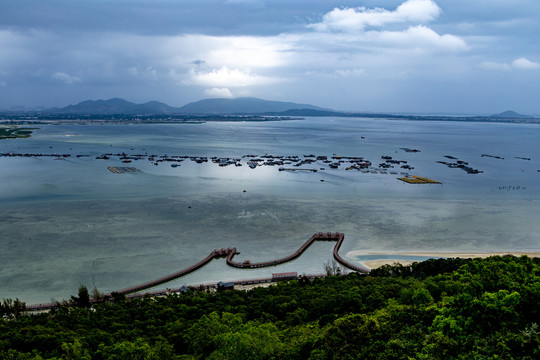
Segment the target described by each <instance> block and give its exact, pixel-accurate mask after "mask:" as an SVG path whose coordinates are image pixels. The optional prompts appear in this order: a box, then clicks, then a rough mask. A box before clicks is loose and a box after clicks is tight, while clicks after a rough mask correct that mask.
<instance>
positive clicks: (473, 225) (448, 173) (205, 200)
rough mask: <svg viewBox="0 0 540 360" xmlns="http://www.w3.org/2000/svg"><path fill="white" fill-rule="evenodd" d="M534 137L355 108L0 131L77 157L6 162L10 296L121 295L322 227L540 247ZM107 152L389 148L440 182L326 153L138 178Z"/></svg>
mask: <svg viewBox="0 0 540 360" xmlns="http://www.w3.org/2000/svg"><path fill="white" fill-rule="evenodd" d="M539 135H540V127H539V126H538V125H526V124H495V123H461V122H426V121H390V120H380V119H348V118H347V119H344V118H320V119H319V118H308V119H306V120H294V121H280V122H257V123H242V122H219V123H205V124H152V125H48V126H41V127H40V129H39V130H36V131H35V132H34V134H33V136H32V138H30V139H10V140H2V141H1V142H0V152H2V153H3V152H28V153H38V152H41V153H52V152H57V153H64V152H66V153H71V154H73V155H72V156H71V157H69V158H67V159H65V160H54V158H5V157H3V158H0V181H1V183H2V187H0V199H1V203H0V234H1V235H0V264H2V265H1V267H0V297H12V298H15V297H18V298H19V299H21V300H23V301H26V302H29V303H33V302H43V301H49V300H50V299H51V298H55V299H63V298H68V297H69V295H70V294H73V293H75V292H76V291H77V288H78V287H79V285H80V284H84V285H86V286H88V287H89V288H92V287H94V286H96V287H97V288H98V289H99V290H100V291H103V292H109V291H114V290H119V289H122V288H125V287H128V286H131V285H136V284H139V283H141V282H144V281H148V280H152V279H154V278H157V277H161V276H163V275H166V274H169V273H172V272H176V271H178V270H179V269H181V268H184V267H187V266H189V265H191V264H193V263H195V262H197V261H199V260H200V259H202V258H204V257H205V256H207V255H208V254H209V253H210V252H211V251H212V250H213V249H214V248H221V247H232V246H235V247H237V248H238V250H239V251H241V255H239V256H238V257H237V259H238V260H239V261H240V260H244V259H251V260H253V261H257V260H267V259H271V258H276V257H282V256H285V255H288V254H290V253H292V252H294V251H295V250H296V249H297V248H298V247H299V246H300V245H301V244H303V243H304V242H305V241H306V240H307V239H309V237H310V236H311V235H313V233H315V232H318V231H340V232H343V233H345V242H344V243H343V246H342V249H341V254H343V255H346V254H347V253H349V252H351V251H354V250H365V251H366V253H367V252H372V251H377V252H385V251H391V252H397V251H417V250H421V251H447V252H459V251H476V252H481V251H511V250H513V251H527V250H529V251H532V250H535V251H538V249H539V248H540V245H539V243H540V242H539V239H538V235H537V234H539V233H540V222H538V221H537V219H538V216H537V212H538V209H539V208H540V207H539V205H540V186H539V185H538V184H539V179H540V173H539V172H537V170H538V169H540V162H539V161H540V147H539V146H538V145H537V139H538V138H540V136H539ZM362 137H364V138H362ZM405 147H408V148H416V149H419V150H420V152H418V153H407V152H405V151H403V150H401V148H405ZM107 152H112V153H117V152H126V153H129V154H137V153H146V152H147V153H149V154H158V155H163V154H168V155H193V156H218V157H241V156H242V155H247V154H256V155H264V154H265V153H270V154H274V155H298V156H302V155H304V154H315V155H327V156H332V155H333V154H338V155H343V156H363V157H365V158H366V159H367V160H371V161H372V162H373V164H374V166H377V165H378V164H379V163H380V162H383V160H381V159H380V157H381V155H390V156H393V157H394V158H395V159H398V160H407V161H408V162H409V164H410V165H411V166H414V167H415V169H414V170H412V171H410V173H411V174H415V175H419V176H427V177H430V178H433V179H435V180H439V181H441V182H442V183H443V184H442V185H435V184H433V185H410V184H406V183H403V182H401V181H399V180H396V177H397V175H391V174H380V173H375V174H372V173H368V174H366V173H362V172H359V171H356V170H351V171H346V170H345V166H341V167H340V169H338V170H332V169H329V168H328V166H326V164H323V163H320V162H319V163H317V164H316V166H315V165H305V166H303V167H305V168H307V167H309V168H320V167H325V168H326V170H324V171H321V170H319V171H318V172H317V173H311V172H286V171H284V172H280V171H278V166H274V167H270V166H264V167H261V166H259V167H257V168H256V169H250V168H249V167H247V166H246V164H245V160H246V159H244V160H243V163H244V166H242V167H235V166H228V167H219V166H218V165H216V164H213V163H210V162H209V163H205V164H195V163H193V162H191V161H189V160H185V161H183V162H182V163H181V166H179V167H177V168H172V167H170V166H169V165H167V163H161V164H160V165H159V166H153V165H151V163H150V162H149V161H148V160H138V161H133V162H132V163H131V164H129V165H128V166H134V167H137V168H138V169H139V170H141V172H139V173H136V174H114V173H112V172H110V171H109V170H108V169H107V166H122V165H126V164H122V163H121V162H120V160H118V159H117V158H114V159H113V158H112V159H111V160H96V159H95V157H96V156H97V155H100V154H103V153H107ZM76 154H84V155H90V156H89V157H80V158H77V157H75V155H76ZM482 154H490V155H497V156H500V157H503V158H504V159H496V158H491V157H482V156H481V155H482ZM444 155H452V156H455V157H457V158H459V159H461V160H464V161H468V162H469V164H470V166H472V167H473V168H477V169H480V170H483V171H484V172H483V173H481V174H467V173H466V172H464V171H462V170H460V169H450V168H448V167H446V166H444V165H442V164H438V163H436V161H451V160H449V159H447V158H445V157H444ZM516 157H526V158H531V160H523V159H518V158H516ZM390 171H399V172H401V171H402V170H401V169H399V168H396V169H390ZM321 180H324V182H321ZM244 190H245V192H244ZM332 247H333V244H331V243H323V242H320V243H316V244H314V245H313V246H312V248H310V249H309V250H308V251H307V252H306V253H305V254H304V255H303V256H301V257H300V258H299V259H297V260H295V261H293V262H291V263H288V264H283V265H280V266H278V267H275V268H266V269H257V270H241V269H233V268H230V267H227V265H225V262H224V260H214V261H213V262H212V263H211V264H209V265H208V266H206V267H205V268H203V269H202V270H199V271H197V272H195V273H193V274H190V275H188V276H187V277H185V278H182V279H178V280H176V281H174V282H172V283H169V284H166V285H164V286H162V287H174V286H181V285H183V284H193V283H202V282H212V281H219V280H224V281H227V280H234V279H246V278H248V279H249V278H254V277H260V276H266V275H270V274H271V273H272V272H284V271H297V272H299V273H320V272H322V271H323V266H324V264H325V262H327V261H329V260H331V258H332ZM261 249H262V251H261ZM349 259H350V260H353V261H355V258H354V257H349ZM356 260H361V258H358V259H356Z"/></svg>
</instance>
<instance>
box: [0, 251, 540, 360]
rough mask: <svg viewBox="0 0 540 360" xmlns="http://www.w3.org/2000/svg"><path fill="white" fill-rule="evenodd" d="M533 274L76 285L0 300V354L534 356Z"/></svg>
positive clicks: (520, 262) (437, 267)
mask: <svg viewBox="0 0 540 360" xmlns="http://www.w3.org/2000/svg"><path fill="white" fill-rule="evenodd" d="M539 276H540V259H538V258H534V259H531V258H529V257H527V256H522V257H514V256H503V257H500V256H494V257H490V258H487V259H459V258H456V259H432V260H428V261H424V262H420V263H414V264H412V265H410V266H401V265H397V264H396V265H394V266H388V265H387V266H383V267H381V268H378V269H374V270H373V271H372V272H371V273H370V274H369V275H360V274H356V273H352V274H348V275H345V276H329V277H326V278H324V279H314V280H310V279H302V280H292V281H288V282H280V283H278V284H277V285H276V286H270V287H267V288H263V287H259V288H254V289H252V290H249V291H237V290H222V291H215V292H206V291H200V290H189V291H188V292H187V293H183V294H178V295H176V294H174V295H170V296H167V297H155V298H151V297H146V298H140V299H134V300H125V299H123V298H122V296H116V297H115V298H114V300H111V301H107V302H102V303H98V304H92V303H91V301H89V299H90V298H91V296H89V294H88V291H87V290H86V288H84V287H81V288H80V289H79V293H78V295H77V296H73V297H72V300H71V304H70V306H68V305H67V304H65V305H63V306H59V307H58V308H57V309H55V310H52V311H50V312H47V313H41V314H36V315H27V314H24V312H22V311H21V310H22V309H24V304H22V303H21V302H19V301H17V300H14V301H12V300H8V299H4V300H3V302H2V306H1V315H2V319H1V320H0V359H10V360H11V359H25V360H26V359H123V360H124V359H539V358H540V327H539V324H540V281H539V280H540V278H539ZM75 291H76V290H75Z"/></svg>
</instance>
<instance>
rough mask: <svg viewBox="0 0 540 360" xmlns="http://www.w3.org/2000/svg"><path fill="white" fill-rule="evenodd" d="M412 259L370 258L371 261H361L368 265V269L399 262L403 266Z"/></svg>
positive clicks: (408, 263) (409, 263) (410, 262)
mask: <svg viewBox="0 0 540 360" xmlns="http://www.w3.org/2000/svg"><path fill="white" fill-rule="evenodd" d="M413 262H414V261H408V260H389V259H385V260H371V261H362V263H363V264H364V265H366V266H367V267H369V268H370V269H376V268H378V267H381V266H383V265H394V264H395V263H399V264H401V265H403V266H407V265H411V264H412V263H413Z"/></svg>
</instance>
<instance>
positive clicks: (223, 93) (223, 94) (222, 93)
mask: <svg viewBox="0 0 540 360" xmlns="http://www.w3.org/2000/svg"><path fill="white" fill-rule="evenodd" d="M204 93H205V94H206V95H207V96H210V97H213V98H228V99H230V98H233V97H234V96H233V94H232V93H231V91H230V90H229V89H227V88H211V89H206V90H204Z"/></svg>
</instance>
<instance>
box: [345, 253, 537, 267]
mask: <svg viewBox="0 0 540 360" xmlns="http://www.w3.org/2000/svg"><path fill="white" fill-rule="evenodd" d="M348 255H349V256H351V255H357V256H358V255H384V256H391V255H399V256H431V257H434V258H441V257H444V258H457V257H459V258H487V257H490V256H504V255H514V256H522V255H527V256H529V257H531V258H533V257H540V252H537V251H533V252H531V251H510V252H481V253H473V252H467V253H458V252H440V253H434V252H403V253H373V252H370V253H360V252H359V251H358V252H355V251H351V252H350V253H349V254H348ZM413 262H415V261H413V260H395V259H380V260H369V261H362V263H363V264H364V265H366V266H368V267H369V268H371V269H376V268H378V267H381V266H383V265H393V264H395V263H399V264H401V265H404V266H407V265H410V264H412V263H413Z"/></svg>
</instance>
